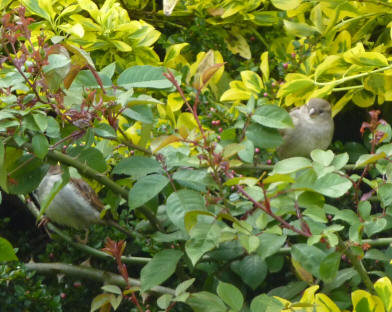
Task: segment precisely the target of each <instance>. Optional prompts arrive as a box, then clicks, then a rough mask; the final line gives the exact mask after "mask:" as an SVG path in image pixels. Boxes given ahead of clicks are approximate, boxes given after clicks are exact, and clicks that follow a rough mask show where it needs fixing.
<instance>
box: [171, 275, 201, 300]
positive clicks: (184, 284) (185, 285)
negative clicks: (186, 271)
mask: <svg viewBox="0 0 392 312" xmlns="http://www.w3.org/2000/svg"><path fill="white" fill-rule="evenodd" d="M195 280H196V279H195V278H191V279H189V280H186V281H183V282H182V283H181V284H179V285H178V286H177V287H176V291H175V296H179V295H181V294H183V293H185V292H186V290H187V289H188V288H189V287H191V286H192V284H193V283H194V282H195Z"/></svg>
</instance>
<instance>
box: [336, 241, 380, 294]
mask: <svg viewBox="0 0 392 312" xmlns="http://www.w3.org/2000/svg"><path fill="white" fill-rule="evenodd" d="M338 248H339V249H340V250H341V251H342V252H343V253H344V254H345V255H346V256H347V258H348V259H349V260H350V262H351V264H352V265H353V267H354V269H355V270H356V271H357V272H358V274H359V276H360V277H361V280H362V282H363V283H364V284H365V286H366V288H367V289H368V290H369V291H370V292H371V293H374V287H373V283H372V281H371V279H370V277H369V275H368V273H367V271H366V269H365V267H364V266H363V264H362V261H361V260H360V259H359V258H358V257H357V256H356V255H354V254H353V252H352V251H351V248H350V246H349V244H348V243H347V242H343V241H342V240H341V239H340V238H339V243H338Z"/></svg>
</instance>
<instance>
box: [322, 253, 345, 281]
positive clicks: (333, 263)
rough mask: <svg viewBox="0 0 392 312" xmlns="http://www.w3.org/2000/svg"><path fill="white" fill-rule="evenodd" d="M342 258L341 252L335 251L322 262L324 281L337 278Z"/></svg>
mask: <svg viewBox="0 0 392 312" xmlns="http://www.w3.org/2000/svg"><path fill="white" fill-rule="evenodd" d="M340 259H341V253H340V252H333V253H331V254H329V255H328V256H326V257H325V258H324V260H323V261H322V262H321V263H320V278H321V279H322V280H323V281H324V282H327V283H328V282H332V281H333V280H334V279H335V277H336V274H337V272H338V270H339V265H340Z"/></svg>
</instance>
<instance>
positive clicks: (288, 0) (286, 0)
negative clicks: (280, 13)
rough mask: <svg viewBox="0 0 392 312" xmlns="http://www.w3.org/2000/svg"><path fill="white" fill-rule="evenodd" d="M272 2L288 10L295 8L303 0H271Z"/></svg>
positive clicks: (277, 6)
mask: <svg viewBox="0 0 392 312" xmlns="http://www.w3.org/2000/svg"><path fill="white" fill-rule="evenodd" d="M271 2H272V4H273V5H274V6H275V7H276V8H278V9H280V10H284V11H288V10H293V9H295V8H296V7H297V6H299V5H300V4H301V2H302V0H271Z"/></svg>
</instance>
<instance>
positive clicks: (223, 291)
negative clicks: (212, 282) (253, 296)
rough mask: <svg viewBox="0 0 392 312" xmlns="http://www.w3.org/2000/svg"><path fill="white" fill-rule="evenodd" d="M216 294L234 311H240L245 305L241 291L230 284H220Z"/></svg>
mask: <svg viewBox="0 0 392 312" xmlns="http://www.w3.org/2000/svg"><path fill="white" fill-rule="evenodd" d="M216 292H217V293H218V295H219V297H220V298H221V299H222V300H223V301H224V302H225V303H226V304H227V305H228V306H230V307H231V308H232V309H233V310H234V311H240V310H241V308H242V305H243V304H244V297H243V296H242V293H241V291H240V290H239V289H238V288H237V287H235V286H233V285H231V284H228V283H224V282H219V284H218V287H217V288H216Z"/></svg>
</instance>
